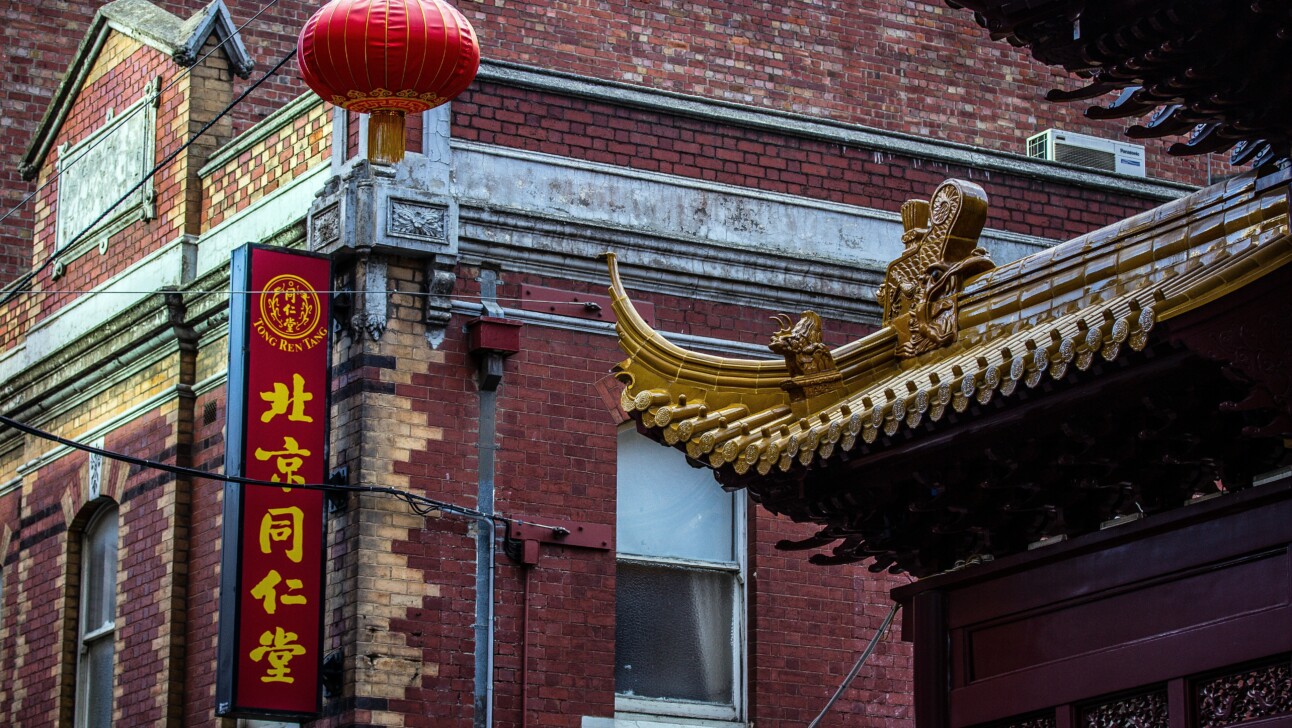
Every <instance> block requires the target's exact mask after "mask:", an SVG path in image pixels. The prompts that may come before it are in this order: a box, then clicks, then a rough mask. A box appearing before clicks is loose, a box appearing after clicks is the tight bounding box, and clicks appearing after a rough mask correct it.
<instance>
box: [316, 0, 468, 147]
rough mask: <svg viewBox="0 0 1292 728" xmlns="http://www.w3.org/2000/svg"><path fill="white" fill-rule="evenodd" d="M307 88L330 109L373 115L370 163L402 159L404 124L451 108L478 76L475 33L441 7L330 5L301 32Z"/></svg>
mask: <svg viewBox="0 0 1292 728" xmlns="http://www.w3.org/2000/svg"><path fill="white" fill-rule="evenodd" d="M297 49H298V50H297V58H298V61H299V63H300V68H301V75H302V77H303V78H304V80H305V83H306V84H307V85H308V86H309V87H310V88H311V89H313V90H314V92H315V93H317V94H318V95H319V96H321V97H323V99H324V100H325V101H328V102H331V103H332V104H335V105H337V106H340V107H343V108H345V109H348V110H350V111H355V112H358V113H362V114H372V115H373V116H372V119H371V120H370V124H369V127H368V150H369V156H370V157H371V158H372V159H373V160H374V161H381V162H390V163H393V162H398V161H399V160H401V159H403V156H404V116H405V114H407V113H420V112H423V111H426V110H428V109H432V108H435V107H436V106H439V105H441V104H444V103H447V102H448V101H450V100H451V99H453V98H454V97H456V96H457V95H458V94H460V93H462V92H463V91H464V90H466V88H467V86H469V85H470V84H471V81H472V80H473V79H474V78H475V75H476V72H477V71H478V70H479V68H480V46H479V42H478V41H477V39H476V34H475V30H474V29H473V28H472V27H471V23H469V22H468V21H467V19H466V18H465V17H463V16H462V14H461V13H459V12H458V11H457V10H456V9H454V8H453V7H452V6H450V5H448V4H447V3H445V2H442V0H332V2H329V3H328V4H327V5H324V6H323V7H322V8H320V9H319V10H318V12H316V13H315V14H314V15H313V16H312V17H311V18H310V19H309V20H308V21H306V22H305V27H304V28H302V29H301V35H300V41H299V43H298V44H297Z"/></svg>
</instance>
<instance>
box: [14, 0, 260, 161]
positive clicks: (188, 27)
mask: <svg viewBox="0 0 1292 728" xmlns="http://www.w3.org/2000/svg"><path fill="white" fill-rule="evenodd" d="M112 31H116V32H118V33H121V34H122V35H126V36H129V37H131V38H134V39H136V40H138V41H139V42H141V43H144V44H145V45H148V46H151V47H153V48H156V49H157V50H159V51H161V52H163V53H165V54H166V55H168V56H170V57H171V58H173V59H174V60H175V63H176V64H178V65H179V66H181V67H188V66H191V65H193V64H194V63H196V62H197V59H198V58H199V57H200V51H201V48H202V46H204V45H205V44H206V41H207V40H208V39H209V38H210V37H211V36H212V34H214V35H215V39H216V42H217V43H224V45H222V46H221V51H222V52H223V53H224V55H225V57H226V58H228V60H229V66H230V67H231V68H232V69H233V71H234V72H235V73H237V74H238V75H239V76H241V77H242V78H246V77H248V76H249V75H251V69H252V65H253V64H252V61H251V57H250V56H249V55H248V54H247V49H246V47H245V46H244V45H243V44H242V39H241V37H240V36H239V35H238V31H237V27H236V26H235V25H234V24H233V18H232V17H231V16H230V15H229V9H228V8H227V7H225V4H224V1H223V0H213V2H211V4H210V5H207V6H206V7H205V8H203V9H202V10H200V11H198V12H197V13H196V14H194V15H193V16H192V17H191V18H189V19H188V20H183V21H182V20H180V19H179V18H177V17H176V16H174V15H171V14H170V13H168V12H167V11H165V10H163V9H161V8H159V7H157V6H156V5H153V4H152V3H150V2H148V0H116V1H115V2H111V3H108V4H107V5H104V6H103V7H101V8H99V11H98V12H97V13H95V15H94V20H92V21H91V22H90V28H89V30H88V31H87V32H86V34H85V38H84V39H83V40H82V41H81V45H80V47H79V48H77V50H76V55H75V56H73V57H72V61H71V63H69V64H68V67H67V71H66V72H65V73H64V74H63V80H62V82H61V83H60V84H59V86H58V90H57V91H55V93H54V95H53V97H52V99H51V101H50V104H49V107H48V108H46V109H45V115H44V117H42V118H41V121H40V125H39V126H38V127H36V134H35V136H34V137H33V138H32V140H31V144H30V145H28V147H27V153H26V154H24V155H23V158H22V161H21V162H19V164H18V170H19V172H20V173H21V174H22V177H23V179H27V180H30V179H34V178H35V177H36V175H37V174H38V173H39V171H40V167H41V165H42V164H44V162H45V157H46V156H48V154H49V150H50V148H51V147H52V146H53V144H54V140H55V138H57V136H58V132H59V130H60V129H61V128H62V126H63V122H64V121H65V120H66V119H67V115H68V113H69V112H71V110H72V106H73V104H75V102H76V97H77V95H78V94H79V92H80V90H81V88H83V87H84V85H85V80H86V78H87V77H88V76H89V74H90V72H91V70H92V69H93V68H94V63H95V61H96V60H97V59H98V57H99V54H100V52H101V51H102V50H103V47H104V43H105V42H106V41H107V39H108V35H109V34H110V33H111V32H112ZM226 40H227V41H228V42H227V43H226V42H225V41H226Z"/></svg>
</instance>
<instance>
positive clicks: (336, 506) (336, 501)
mask: <svg viewBox="0 0 1292 728" xmlns="http://www.w3.org/2000/svg"><path fill="white" fill-rule="evenodd" d="M327 482H328V485H349V484H350V468H349V467H346V466H342V467H339V468H336V469H335V470H333V471H332V472H331V473H330V474H328V476H327ZM349 500H350V494H349V493H348V492H346V491H344V490H329V491H327V511H328V513H338V512H340V511H344V510H345V507H346V505H347V504H348V503H349Z"/></svg>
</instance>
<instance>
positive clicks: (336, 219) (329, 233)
mask: <svg viewBox="0 0 1292 728" xmlns="http://www.w3.org/2000/svg"><path fill="white" fill-rule="evenodd" d="M310 238H311V240H315V241H318V242H317V245H319V246H320V247H321V246H325V245H328V244H330V243H335V242H336V241H338V240H340V239H341V209H340V203H334V204H333V205H332V206H330V207H327V208H325V209H323V210H322V211H320V212H318V213H315V215H314V217H313V219H312V220H311V228H310Z"/></svg>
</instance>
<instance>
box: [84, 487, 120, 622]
mask: <svg viewBox="0 0 1292 728" xmlns="http://www.w3.org/2000/svg"><path fill="white" fill-rule="evenodd" d="M83 556H84V558H83V560H82V562H81V563H82V565H83V572H82V575H81V576H82V583H83V584H84V585H85V589H86V594H85V602H84V607H85V614H84V615H83V616H82V622H81V623H82V625H83V628H82V633H86V632H93V631H94V630H96V629H99V628H100V627H102V626H103V625H105V624H108V623H109V622H111V621H113V617H114V616H115V615H116V611H117V514H116V512H115V511H113V512H112V513H107V514H104V516H103V517H102V518H100V519H99V520H98V521H97V522H95V523H94V525H93V527H92V530H91V531H90V532H89V533H87V534H86V535H85V553H84V555H83Z"/></svg>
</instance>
